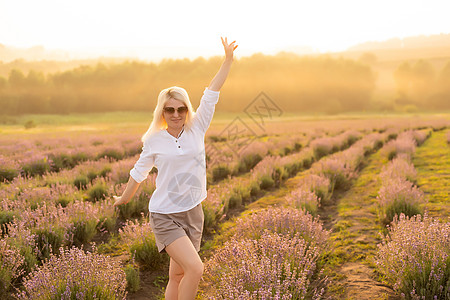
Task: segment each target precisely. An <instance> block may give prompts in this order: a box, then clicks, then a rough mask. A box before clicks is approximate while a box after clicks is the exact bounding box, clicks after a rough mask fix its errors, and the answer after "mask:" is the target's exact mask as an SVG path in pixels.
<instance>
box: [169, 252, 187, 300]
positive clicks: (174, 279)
mask: <svg viewBox="0 0 450 300" xmlns="http://www.w3.org/2000/svg"><path fill="white" fill-rule="evenodd" d="M183 276H184V271H183V268H181V266H180V265H179V264H177V263H176V261H174V260H173V259H172V258H170V266H169V283H167V288H166V293H165V296H166V298H165V299H166V300H177V299H178V285H179V284H180V281H181V279H183Z"/></svg>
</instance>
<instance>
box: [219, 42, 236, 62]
mask: <svg viewBox="0 0 450 300" xmlns="http://www.w3.org/2000/svg"><path fill="white" fill-rule="evenodd" d="M220 39H221V40H222V45H223V48H224V50H225V59H231V60H233V52H234V50H235V49H236V48H237V47H238V45H236V44H235V43H236V41H233V42H231V43H230V44H228V41H227V38H226V37H225V39H223V38H222V37H220Z"/></svg>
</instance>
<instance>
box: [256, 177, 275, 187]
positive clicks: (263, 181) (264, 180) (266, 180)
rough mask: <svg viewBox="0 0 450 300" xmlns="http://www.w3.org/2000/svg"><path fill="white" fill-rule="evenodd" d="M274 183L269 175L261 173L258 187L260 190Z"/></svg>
mask: <svg viewBox="0 0 450 300" xmlns="http://www.w3.org/2000/svg"><path fill="white" fill-rule="evenodd" d="M274 185H275V181H274V180H273V178H272V176H270V175H263V176H262V177H261V179H260V183H259V187H260V188H261V189H262V190H268V189H270V188H272V187H273V186H274Z"/></svg>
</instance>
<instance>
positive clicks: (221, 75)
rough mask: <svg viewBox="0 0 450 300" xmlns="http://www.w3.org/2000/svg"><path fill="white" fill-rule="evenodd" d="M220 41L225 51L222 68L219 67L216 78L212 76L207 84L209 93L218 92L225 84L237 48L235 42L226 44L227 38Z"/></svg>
mask: <svg viewBox="0 0 450 300" xmlns="http://www.w3.org/2000/svg"><path fill="white" fill-rule="evenodd" d="M221 39H222V45H223V47H224V50H225V61H224V62H223V63H222V66H221V67H220V69H219V71H218V72H217V74H216V76H214V78H213V80H211V83H210V84H209V87H208V89H210V90H211V91H216V92H218V91H220V89H221V88H222V86H223V84H224V83H225V80H226V79H227V77H228V73H229V72H230V68H231V64H232V63H233V52H234V49H236V48H237V45H235V42H236V41H234V42H232V43H230V44H228V42H227V38H225V40H224V39H223V38H221Z"/></svg>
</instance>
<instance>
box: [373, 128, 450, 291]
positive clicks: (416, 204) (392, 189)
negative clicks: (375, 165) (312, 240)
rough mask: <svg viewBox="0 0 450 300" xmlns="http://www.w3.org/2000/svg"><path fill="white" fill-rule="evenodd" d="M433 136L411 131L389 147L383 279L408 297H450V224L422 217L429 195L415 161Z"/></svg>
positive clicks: (383, 195)
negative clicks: (418, 150) (417, 150)
mask: <svg viewBox="0 0 450 300" xmlns="http://www.w3.org/2000/svg"><path fill="white" fill-rule="evenodd" d="M428 136H429V134H427V133H426V132H425V131H419V132H418V131H408V132H405V133H403V134H401V135H399V137H398V138H397V140H395V141H394V142H393V143H392V144H391V145H386V146H388V147H389V148H388V147H387V149H386V151H385V153H386V154H387V157H388V158H389V159H392V160H391V161H390V162H389V164H388V165H387V166H386V167H384V168H383V170H382V171H381V173H380V179H381V183H382V185H381V188H380V191H379V193H378V197H377V199H378V200H379V204H380V207H381V217H380V219H381V220H382V222H383V223H384V224H390V225H387V227H388V234H387V235H386V236H384V237H383V242H382V244H380V245H379V250H378V253H377V256H376V263H377V268H378V271H379V272H380V273H381V274H382V275H383V280H384V281H385V282H386V283H387V284H389V285H391V286H392V287H393V288H394V290H395V291H396V292H397V293H398V294H400V295H401V297H402V298H403V299H448V298H450V260H449V258H450V223H449V222H443V223H440V222H439V220H437V219H432V218H430V217H428V215H427V214H426V213H425V214H424V215H423V217H422V214H423V211H422V209H421V208H420V205H421V204H423V203H424V202H425V197H424V193H423V192H422V191H420V189H419V188H418V187H417V186H415V182H416V178H417V172H416V170H415V168H414V165H413V164H412V163H411V155H412V154H413V153H414V151H415V147H416V146H417V145H420V144H422V143H423V142H424V141H425V139H426V138H427V137H428ZM417 137H419V139H418V138H417ZM392 153H394V154H395V155H393V154H392Z"/></svg>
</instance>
